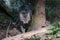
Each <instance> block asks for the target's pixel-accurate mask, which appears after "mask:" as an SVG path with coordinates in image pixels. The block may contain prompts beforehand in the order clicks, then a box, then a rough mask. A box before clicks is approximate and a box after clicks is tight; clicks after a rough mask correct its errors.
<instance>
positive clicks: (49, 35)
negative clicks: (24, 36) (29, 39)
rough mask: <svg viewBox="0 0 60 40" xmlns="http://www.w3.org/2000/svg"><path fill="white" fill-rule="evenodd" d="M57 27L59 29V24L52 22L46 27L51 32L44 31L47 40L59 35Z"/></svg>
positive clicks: (59, 31)
mask: <svg viewBox="0 0 60 40" xmlns="http://www.w3.org/2000/svg"><path fill="white" fill-rule="evenodd" d="M59 29H60V24H59V23H54V24H52V28H50V29H48V30H49V31H51V32H49V33H46V35H47V38H48V39H49V40H51V39H52V38H54V37H60V30H59ZM48 39H47V40H48Z"/></svg>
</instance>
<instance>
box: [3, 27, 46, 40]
mask: <svg viewBox="0 0 60 40" xmlns="http://www.w3.org/2000/svg"><path fill="white" fill-rule="evenodd" d="M46 31H47V29H46V28H42V29H40V30H36V31H31V32H27V33H23V34H18V35H16V36H13V37H7V38H4V39H2V40H21V39H24V38H30V37H31V36H33V35H35V34H42V33H43V34H45V33H46Z"/></svg>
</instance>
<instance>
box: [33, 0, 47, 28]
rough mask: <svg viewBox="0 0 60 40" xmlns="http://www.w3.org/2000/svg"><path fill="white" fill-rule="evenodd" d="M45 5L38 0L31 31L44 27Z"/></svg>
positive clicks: (41, 0)
mask: <svg viewBox="0 0 60 40" xmlns="http://www.w3.org/2000/svg"><path fill="white" fill-rule="evenodd" d="M45 15H46V14H45V4H44V1H43V0H38V3H37V6H36V12H35V15H34V16H33V18H32V19H33V21H32V24H33V29H40V27H42V26H46V24H45V22H46V17H45Z"/></svg>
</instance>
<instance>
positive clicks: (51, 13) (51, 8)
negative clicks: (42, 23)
mask: <svg viewBox="0 0 60 40" xmlns="http://www.w3.org/2000/svg"><path fill="white" fill-rule="evenodd" d="M59 2H60V1H58V0H46V1H45V8H46V19H47V20H49V21H50V22H54V21H55V20H60V8H59V6H58V5H59V4H60V3H59ZM52 19H53V20H52Z"/></svg>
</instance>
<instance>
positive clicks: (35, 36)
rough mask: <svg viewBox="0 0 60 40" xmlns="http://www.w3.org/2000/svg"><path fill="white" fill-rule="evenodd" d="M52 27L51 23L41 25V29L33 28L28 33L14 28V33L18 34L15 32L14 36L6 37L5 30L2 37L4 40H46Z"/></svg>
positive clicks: (59, 39)
mask: <svg viewBox="0 0 60 40" xmlns="http://www.w3.org/2000/svg"><path fill="white" fill-rule="evenodd" d="M50 27H51V25H48V26H46V27H41V28H40V29H39V30H33V31H31V32H27V33H23V34H21V33H20V32H19V33H17V30H13V31H12V34H13V33H16V34H13V35H14V36H9V37H6V38H5V36H6V34H4V33H6V32H5V31H3V32H4V33H3V34H4V35H3V34H2V35H0V39H2V38H4V39H2V40H45V39H46V35H45V34H46V33H48V32H49V31H48V29H49V28H50ZM53 40H60V38H58V39H53Z"/></svg>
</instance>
